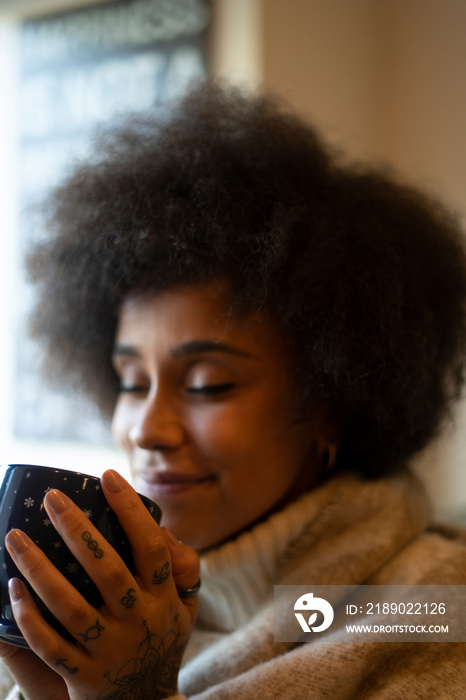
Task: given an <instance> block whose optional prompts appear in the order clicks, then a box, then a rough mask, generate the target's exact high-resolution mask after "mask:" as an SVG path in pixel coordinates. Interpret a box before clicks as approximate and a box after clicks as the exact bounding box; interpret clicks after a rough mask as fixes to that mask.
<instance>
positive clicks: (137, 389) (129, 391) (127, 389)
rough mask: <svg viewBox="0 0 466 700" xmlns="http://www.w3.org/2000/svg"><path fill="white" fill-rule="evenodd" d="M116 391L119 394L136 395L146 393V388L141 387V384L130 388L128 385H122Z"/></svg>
mask: <svg viewBox="0 0 466 700" xmlns="http://www.w3.org/2000/svg"><path fill="white" fill-rule="evenodd" d="M118 391H119V392H120V393H125V394H137V393H139V392H143V391H147V387H146V386H144V385H142V384H141V385H137V384H134V385H131V386H130V385H128V386H124V385H123V386H120V388H119V389H118Z"/></svg>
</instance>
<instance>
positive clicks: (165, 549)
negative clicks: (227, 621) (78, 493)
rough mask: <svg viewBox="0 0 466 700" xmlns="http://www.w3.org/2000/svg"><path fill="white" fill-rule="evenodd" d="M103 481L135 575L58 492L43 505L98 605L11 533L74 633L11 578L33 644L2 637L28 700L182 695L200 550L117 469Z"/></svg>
mask: <svg viewBox="0 0 466 700" xmlns="http://www.w3.org/2000/svg"><path fill="white" fill-rule="evenodd" d="M102 487H103V489H104V492H105V496H106V498H107V500H108V502H109V505H110V506H111V508H112V509H113V510H114V511H115V513H116V514H117V516H118V518H119V520H120V522H121V524H122V526H123V528H124V530H125V531H126V533H127V536H128V539H129V541H130V543H131V547H132V550H133V555H134V561H135V565H136V572H137V573H136V575H135V576H133V575H132V574H131V572H130V571H129V570H128V569H127V567H126V566H125V565H124V563H123V562H122V560H121V559H120V557H119V556H118V554H117V553H116V552H115V550H114V549H113V548H112V547H111V546H110V545H109V544H108V543H107V542H106V540H105V539H104V538H103V537H102V535H101V534H100V533H99V532H98V530H96V529H95V528H94V527H93V525H92V524H91V523H90V522H89V520H88V518H87V517H86V516H85V515H84V513H83V512H82V511H81V510H79V508H77V507H76V506H75V505H74V504H73V503H72V501H71V500H70V499H68V498H67V497H66V496H65V495H64V494H62V493H61V492H59V491H51V492H49V493H48V494H47V495H46V497H45V499H44V505H45V507H46V509H47V513H48V515H49V517H50V519H51V520H52V522H53V525H54V526H55V528H56V529H57V531H58V532H59V533H60V534H61V536H62V537H63V539H64V540H65V542H66V543H67V545H68V547H69V548H70V550H71V551H72V552H73V554H74V556H75V557H76V559H77V560H78V561H79V562H80V563H81V564H82V565H83V566H84V568H85V569H86V570H87V572H88V574H89V576H90V578H91V579H92V580H93V581H94V582H95V584H96V585H97V587H98V589H99V591H100V593H101V595H102V598H103V600H104V605H103V606H102V607H101V608H99V609H98V610H97V609H95V608H93V607H92V606H91V605H90V604H89V603H87V602H86V600H85V599H84V598H83V597H82V596H81V595H80V594H79V593H78V591H77V590H76V589H75V588H74V587H73V586H72V585H71V583H69V581H68V580H67V579H66V578H65V577H64V576H62V575H61V574H60V573H59V572H58V570H57V569H55V567H54V566H53V565H52V564H51V563H50V561H49V560H48V559H47V557H46V556H45V555H44V554H43V552H41V550H39V549H38V548H37V547H36V546H35V545H34V543H33V542H32V541H31V540H30V539H29V538H28V537H27V536H26V535H25V534H24V533H22V532H21V531H19V530H13V531H12V532H10V533H9V534H8V536H7V538H6V544H7V547H8V550H9V552H10V554H11V556H12V557H13V559H14V561H15V563H16V564H17V566H18V568H19V569H20V570H21V572H22V573H23V575H24V576H25V577H26V578H27V580H28V581H29V583H30V584H31V585H32V587H33V588H34V589H35V590H36V592H37V594H38V595H39V596H40V598H41V599H42V600H43V601H44V603H45V604H46V606H47V607H48V608H49V610H50V611H51V612H52V613H53V615H54V616H55V617H56V618H57V619H58V620H59V621H60V622H61V623H62V624H63V625H64V627H65V628H66V629H67V630H68V632H70V634H71V635H72V637H73V638H74V640H75V643H74V644H73V643H72V642H68V641H66V640H65V639H63V637H61V636H60V635H59V634H58V632H55V630H54V629H53V628H52V627H50V626H49V625H48V624H47V622H46V621H45V620H44V618H43V617H42V616H41V614H40V612H39V611H38V609H37V607H36V605H35V603H34V601H33V599H32V597H31V595H30V594H29V592H28V590H27V588H26V586H25V585H24V584H23V583H22V582H21V581H19V580H18V579H13V580H12V581H11V582H10V597H11V600H12V605H13V612H14V615H15V619H16V622H17V624H18V625H19V627H20V629H21V632H22V633H23V635H24V637H25V639H26V640H27V642H28V644H29V646H30V647H31V649H32V651H29V650H26V649H19V648H17V647H11V646H9V645H6V644H0V655H1V656H2V657H3V660H4V663H5V664H6V665H7V667H8V669H9V671H10V673H11V674H12V675H13V677H14V678H15V680H16V682H17V683H18V685H19V686H20V688H21V691H22V693H23V695H24V697H25V698H27V700H44V698H47V700H64V699H65V698H70V699H71V700H110V698H111V699H112V700H119V699H121V700H133V699H136V698H151V700H158V699H162V698H167V697H169V696H170V695H173V694H175V693H176V690H177V678H178V671H179V667H180V664H181V659H182V656H183V652H184V648H185V646H186V643H187V641H188V639H189V636H190V634H191V631H192V626H193V622H194V618H195V614H196V611H197V598H196V597H195V596H194V597H189V598H181V597H180V595H181V594H180V595H179V594H178V590H181V589H190V588H193V587H194V586H195V584H196V582H197V581H198V578H199V560H198V556H197V554H196V553H195V552H194V550H192V549H190V548H189V547H186V546H185V545H182V544H181V543H179V542H178V541H177V540H176V539H175V538H174V537H173V535H171V533H169V532H168V531H166V530H165V529H164V528H159V526H158V525H157V523H156V522H155V521H154V520H153V518H152V517H151V515H150V514H149V513H148V511H147V510H146V508H145V506H144V505H143V504H142V502H141V500H140V499H139V497H138V495H137V494H136V492H135V491H134V490H133V489H132V488H131V486H129V484H128V483H127V482H126V481H125V480H124V479H123V478H122V477H121V476H120V475H119V474H117V473H116V472H114V471H108V472H106V473H105V474H104V475H103V477H102Z"/></svg>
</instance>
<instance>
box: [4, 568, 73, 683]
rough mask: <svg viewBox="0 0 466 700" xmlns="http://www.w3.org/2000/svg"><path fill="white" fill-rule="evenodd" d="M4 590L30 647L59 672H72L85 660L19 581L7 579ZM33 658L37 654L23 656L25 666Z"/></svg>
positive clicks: (31, 662)
mask: <svg viewBox="0 0 466 700" xmlns="http://www.w3.org/2000/svg"><path fill="white" fill-rule="evenodd" d="M8 590H9V593H10V600H11V606H12V610H13V614H14V617H15V620H16V622H17V624H18V627H19V628H20V630H21V632H22V634H23V636H24V638H25V639H26V641H27V643H28V644H29V646H30V648H31V649H32V650H33V651H34V652H35V653H36V654H37V655H38V657H40V658H41V659H42V660H43V661H44V662H45V663H46V664H47V665H48V666H49V667H50V668H51V669H53V670H54V671H56V673H58V674H59V675H60V676H62V677H65V676H67V675H72V674H74V673H76V672H77V671H78V670H79V668H80V667H82V663H83V662H84V663H85V657H83V655H82V653H80V651H79V650H78V648H77V647H76V646H74V645H73V644H72V643H70V642H68V641H66V640H64V639H63V638H62V637H61V636H60V635H59V634H58V633H57V632H56V631H55V630H54V629H53V628H52V627H50V625H48V624H47V622H46V621H45V620H44V618H43V617H42V615H41V614H40V611H39V609H38V607H37V605H36V604H35V602H34V600H33V598H32V596H31V594H30V593H29V591H28V589H27V587H26V585H25V584H24V583H23V582H22V581H20V580H19V579H11V580H10V582H9V586H8ZM78 658H79V661H77V660H78ZM34 659H37V657H32V659H30V658H28V659H27V662H28V663H29V664H30V666H29V668H32V667H33V666H34ZM37 661H38V660H37ZM37 661H36V662H35V665H36V666H38V664H37ZM25 670H26V669H25Z"/></svg>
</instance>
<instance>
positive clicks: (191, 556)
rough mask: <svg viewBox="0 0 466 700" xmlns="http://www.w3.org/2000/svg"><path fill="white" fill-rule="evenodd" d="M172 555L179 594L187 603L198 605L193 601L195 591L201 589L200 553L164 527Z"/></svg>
mask: <svg viewBox="0 0 466 700" xmlns="http://www.w3.org/2000/svg"><path fill="white" fill-rule="evenodd" d="M162 532H163V534H164V536H165V539H166V542H167V544H168V548H169V550H170V557H171V560H172V573H173V580H174V582H175V586H176V590H177V592H178V595H179V596H180V597H181V599H182V600H183V602H184V603H185V604H186V605H192V606H193V607H196V606H197V601H193V600H192V599H193V597H194V595H195V591H196V590H199V583H200V578H199V555H198V553H197V552H196V551H195V550H194V549H192V547H188V546H187V545H185V544H183V543H182V542H180V541H179V540H177V539H176V537H175V535H174V534H173V533H172V532H170V530H167V528H166V527H162Z"/></svg>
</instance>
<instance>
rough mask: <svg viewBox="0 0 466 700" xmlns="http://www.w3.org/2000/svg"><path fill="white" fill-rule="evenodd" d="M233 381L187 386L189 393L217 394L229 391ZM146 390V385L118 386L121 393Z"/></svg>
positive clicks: (135, 392) (134, 392)
mask: <svg viewBox="0 0 466 700" xmlns="http://www.w3.org/2000/svg"><path fill="white" fill-rule="evenodd" d="M234 386H235V385H234V382H226V383H224V384H206V385H205V386H200V387H188V389H187V390H188V392H189V393H190V394H202V395H204V396H219V395H220V394H224V393H226V392H227V391H231V389H233V387H234ZM147 390H148V387H146V386H138V385H135V386H120V388H119V391H120V393H122V394H137V393H139V392H145V391H147Z"/></svg>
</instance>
